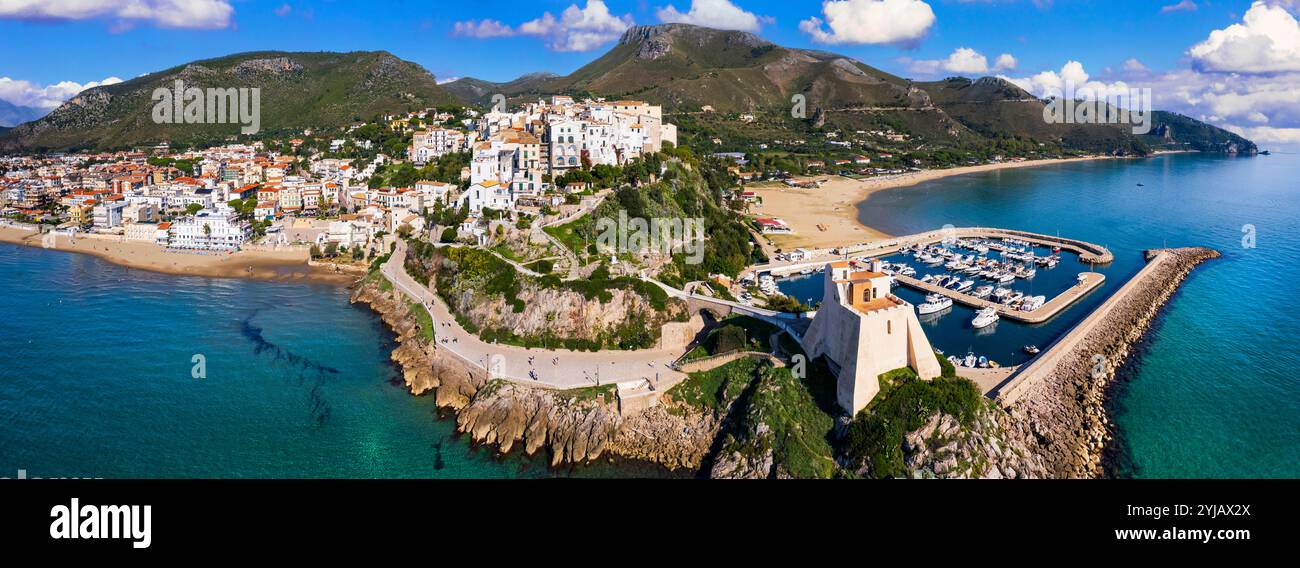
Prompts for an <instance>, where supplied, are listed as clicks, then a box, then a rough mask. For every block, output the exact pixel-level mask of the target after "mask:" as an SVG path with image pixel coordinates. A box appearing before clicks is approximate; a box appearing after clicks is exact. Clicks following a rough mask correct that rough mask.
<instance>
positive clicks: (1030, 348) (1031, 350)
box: [1025, 345, 1042, 355]
mask: <svg viewBox="0 0 1300 568" xmlns="http://www.w3.org/2000/svg"><path fill="white" fill-rule="evenodd" d="M1025 353H1028V354H1030V355H1037V354H1039V353H1042V350H1041V349H1039V348H1038V346H1037V345H1026V346H1025Z"/></svg>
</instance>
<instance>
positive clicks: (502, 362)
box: [380, 241, 686, 390]
mask: <svg viewBox="0 0 1300 568" xmlns="http://www.w3.org/2000/svg"><path fill="white" fill-rule="evenodd" d="M405 263H406V243H405V242H401V241H398V243H397V248H396V249H395V250H394V251H393V255H392V257H390V258H389V260H388V262H386V263H384V264H383V265H382V266H381V267H380V271H381V272H382V273H383V275H384V276H385V277H387V278H388V280H389V281H390V282H392V283H393V285H394V286H396V288H397V289H398V290H401V291H402V293H404V294H406V295H407V296H409V297H411V298H414V299H415V300H416V301H419V302H420V303H421V304H423V305H424V309H426V310H428V311H429V315H430V316H432V317H433V322H434V328H435V329H434V335H435V337H436V338H437V341H438V348H439V349H445V350H447V351H448V352H450V353H452V354H454V355H456V356H457V357H459V358H460V359H462V360H463V361H465V362H466V363H468V364H469V365H471V366H473V367H477V368H479V369H484V370H486V369H488V368H489V367H491V368H492V373H491V374H492V376H493V378H499V379H505V380H509V381H512V382H517V383H522V384H528V385H534V386H542V387H547V388H554V389H573V388H581V387H592V386H597V385H606V384H612V383H625V382H628V383H630V382H640V381H642V380H643V379H644V380H649V381H650V382H651V384H654V385H655V387H656V389H659V390H666V389H668V388H670V387H671V386H672V385H675V384H677V383H678V382H680V381H681V380H683V379H685V378H686V375H684V374H682V373H679V372H677V371H674V370H672V369H671V368H669V367H668V365H669V364H670V363H672V362H673V361H674V360H676V359H677V358H678V357H680V356H681V355H682V353H683V351H682V350H681V349H675V350H660V349H647V350H638V351H600V352H595V353H591V352H583V351H569V350H560V349H525V348H523V347H516V346H513V345H500V344H495V343H487V342H485V341H483V340H481V339H479V338H478V336H477V335H474V334H472V333H469V332H468V331H466V330H465V329H464V328H462V327H461V326H460V325H459V324H457V323H456V318H455V317H453V316H452V315H451V312H450V310H449V309H448V307H447V305H446V304H445V303H443V301H442V299H441V298H439V297H438V296H437V294H434V293H433V291H431V290H429V289H428V288H426V287H424V286H423V285H421V284H420V283H419V282H416V281H415V279H413V278H411V276H410V275H409V274H407V273H406V269H405ZM557 359H558V361H557ZM530 371H535V372H536V374H537V379H533V378H531V377H530V375H529V372H530Z"/></svg>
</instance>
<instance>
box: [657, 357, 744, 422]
mask: <svg viewBox="0 0 1300 568" xmlns="http://www.w3.org/2000/svg"><path fill="white" fill-rule="evenodd" d="M758 365H759V362H758V361H757V360H756V359H753V358H750V357H746V358H744V359H737V360H735V361H732V362H730V363H727V364H726V365H722V366H721V367H718V368H716V369H713V370H710V371H704V372H700V373H691V374H690V378H688V379H686V380H685V381H682V382H681V383H678V384H677V385H676V386H674V387H673V388H671V389H668V396H671V397H672V399H673V400H675V401H678V402H681V403H683V404H686V405H689V406H693V407H695V408H698V409H700V410H706V411H719V412H720V411H722V410H724V409H725V408H726V407H727V405H728V404H731V402H732V401H734V400H736V398H737V397H739V396H740V394H741V392H743V391H744V390H745V387H747V386H748V385H749V383H750V382H752V381H753V380H754V370H755V369H757V368H758Z"/></svg>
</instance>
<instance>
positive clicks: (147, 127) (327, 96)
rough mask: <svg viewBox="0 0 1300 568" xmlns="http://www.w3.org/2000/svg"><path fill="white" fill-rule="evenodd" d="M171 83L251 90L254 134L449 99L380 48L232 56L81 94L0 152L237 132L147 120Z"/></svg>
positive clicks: (207, 138)
mask: <svg viewBox="0 0 1300 568" xmlns="http://www.w3.org/2000/svg"><path fill="white" fill-rule="evenodd" d="M177 80H182V81H184V84H185V86H186V88H189V87H198V88H209V87H211V88H223V89H224V88H260V89H261V130H262V132H263V133H275V132H281V131H290V130H294V131H296V130H302V129H304V128H314V129H331V128H341V127H344V126H347V125H349V124H352V123H355V122H357V121H359V120H363V119H369V118H372V117H373V116H375V115H377V114H379V113H385V112H394V111H405V110H408V109H417V108H426V107H430V106H436V105H440V104H446V103H449V102H453V101H454V99H453V97H451V96H450V95H448V94H447V93H446V92H445V91H444V90H443V89H442V88H440V87H439V86H438V84H437V80H436V79H435V78H434V77H433V75H431V74H429V72H428V71H426V70H425V69H424V68H423V67H420V66H419V65H416V64H414V63H410V62H407V61H402V60H401V59H398V58H397V57H395V56H393V55H392V54H389V53H387V52H383V51H377V52H352V53H327V52H320V53H287V52H252V53H241V54H236V55H230V56H226V57H221V58H217V59H209V60H204V61H196V62H194V63H190V64H187V65H182V66H178V67H173V68H171V69H167V70H165V71H161V72H158V73H151V74H149V75H145V76H142V77H138V78H136V79H132V80H130V81H126V82H123V83H118V84H116V85H109V86H105V87H96V88H93V89H88V90H86V91H84V92H82V93H81V94H79V95H77V96H76V97H74V98H73V99H72V100H69V101H68V102H67V103H64V104H63V105H62V106H60V107H59V108H58V109H56V110H54V112H51V113H50V114H49V115H48V116H46V117H44V118H42V119H40V120H37V121H34V122H30V123H27V124H24V125H21V126H19V127H16V128H14V129H13V130H12V131H10V132H8V133H6V134H5V135H4V136H3V137H0V149H3V150H11V151H12V150H62V149H77V148H95V149H112V148H127V147H132V146H138V145H140V144H145V143H156V142H161V141H169V142H173V143H183V144H201V143H211V142H217V141H220V140H222V139H224V138H226V137H229V136H234V135H236V134H238V132H239V126H238V125H235V124H157V123H155V122H154V120H153V117H152V111H153V108H154V106H155V101H154V100H153V98H152V94H153V92H154V90H155V89H157V88H160V87H161V88H167V89H172V88H173V87H174V84H175V81H177Z"/></svg>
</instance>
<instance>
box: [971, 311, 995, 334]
mask: <svg viewBox="0 0 1300 568" xmlns="http://www.w3.org/2000/svg"><path fill="white" fill-rule="evenodd" d="M999 319H1001V318H999V317H998V311H997V310H996V309H994V308H984V309H982V310H980V311H979V312H977V313H976V314H975V319H973V320H971V322H970V325H971V327H974V328H975V329H983V328H986V327H988V326H990V325H993V324H995V323H997V322H998V320H999Z"/></svg>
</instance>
